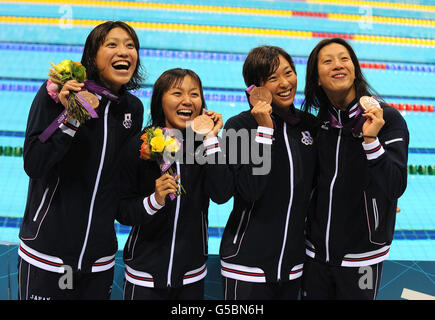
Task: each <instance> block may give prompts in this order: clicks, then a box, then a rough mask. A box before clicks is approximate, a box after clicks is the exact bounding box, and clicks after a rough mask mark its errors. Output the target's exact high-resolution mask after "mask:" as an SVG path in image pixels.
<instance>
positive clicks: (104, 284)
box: [18, 21, 143, 300]
mask: <svg viewBox="0 0 435 320" xmlns="http://www.w3.org/2000/svg"><path fill="white" fill-rule="evenodd" d="M138 50H139V41H138V38H137V35H136V33H135V31H134V30H133V29H132V28H131V27H130V26H128V25H127V24H125V23H123V22H120V21H116V22H114V21H108V22H105V23H103V24H100V25H98V26H97V27H95V28H94V29H93V30H92V32H91V33H90V34H89V35H88V37H87V39H86V44H85V47H84V51H83V56H82V61H81V64H82V65H83V66H84V67H85V68H86V73H87V79H88V80H87V82H86V85H85V84H84V83H79V82H78V81H76V80H70V81H67V82H66V83H64V84H63V86H59V87H61V88H59V90H58V87H57V86H56V84H54V87H53V83H51V82H50V81H49V82H48V84H47V82H45V83H44V84H43V85H42V86H41V88H40V90H39V91H38V93H37V95H36V97H35V99H34V101H33V103H32V106H31V109H30V113H29V118H28V123H27V130H26V138H25V141H24V169H25V171H26V173H27V174H28V175H29V177H30V182H29V190H28V199H27V204H26V210H25V213H24V219H23V223H22V226H21V229H20V239H21V243H20V246H19V251H18V253H19V264H18V271H19V299H23V300H24V299H38V300H41V299H47V300H48V299H51V300H53V299H109V298H110V293H111V286H112V282H113V270H114V259H115V253H116V251H117V239H116V233H115V230H114V218H115V212H116V208H117V205H118V200H119V197H118V195H119V192H118V189H117V188H118V178H117V176H118V173H119V170H118V168H119V157H120V154H121V153H120V150H121V147H122V146H123V145H124V143H125V142H126V140H127V139H128V138H129V137H130V136H133V135H134V134H136V133H137V132H139V131H140V129H141V127H142V120H143V105H142V103H141V101H140V100H139V99H138V98H136V97H135V96H133V95H132V94H131V93H129V92H128V91H127V90H131V89H137V88H139V82H140V81H141V77H140V72H139V69H140V61H139V55H138ZM76 65H77V64H76ZM72 67H74V65H72V64H59V65H58V66H57V68H56V70H57V71H56V72H66V73H68V72H69V71H70V70H69V69H71V68H72ZM54 80H55V79H54ZM84 87H86V89H87V91H90V92H92V93H94V94H95V97H94V98H95V101H94V102H93V104H94V107H96V105H95V102H97V104H98V108H97V109H96V110H95V111H94V112H95V113H96V115H97V117H94V118H91V119H89V120H87V121H84V122H83V120H82V122H80V121H78V120H77V119H75V118H74V117H73V115H72V114H70V111H68V112H67V114H66V117H65V119H64V121H62V122H61V123H60V125H59V123H57V124H56V123H55V122H53V121H54V120H55V119H56V117H58V118H57V119H59V115H60V114H63V113H64V110H65V109H67V110H69V107H71V103H74V102H73V101H72V100H73V98H74V97H75V96H76V94H77V93H79V92H83V90H82V89H84ZM76 111H77V110H76ZM54 125H56V126H54ZM47 128H52V129H53V130H52V132H51V133H50V134H46V132H47ZM65 272H66V274H65V275H63V273H65Z"/></svg>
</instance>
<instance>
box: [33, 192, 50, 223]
mask: <svg viewBox="0 0 435 320" xmlns="http://www.w3.org/2000/svg"><path fill="white" fill-rule="evenodd" d="M47 193H48V187H47V188H45V191H44V194H43V195H42V200H41V203H40V204H39V207H38V210H36V213H35V216H34V217H33V222H35V221H36V219H38V215H39V212H40V211H41V210H42V207H43V206H44V203H45V198H46V197H47Z"/></svg>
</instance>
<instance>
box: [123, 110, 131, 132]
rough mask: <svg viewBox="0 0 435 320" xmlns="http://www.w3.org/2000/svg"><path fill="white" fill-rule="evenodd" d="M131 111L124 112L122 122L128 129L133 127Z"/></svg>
mask: <svg viewBox="0 0 435 320" xmlns="http://www.w3.org/2000/svg"><path fill="white" fill-rule="evenodd" d="M131 123H132V121H131V113H126V114H124V121H123V122H122V124H123V125H124V127H125V128H126V129H130V128H131Z"/></svg>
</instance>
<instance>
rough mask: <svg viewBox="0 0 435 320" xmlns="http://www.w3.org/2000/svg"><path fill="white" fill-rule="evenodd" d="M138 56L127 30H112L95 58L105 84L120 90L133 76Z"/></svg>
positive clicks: (109, 87)
mask: <svg viewBox="0 0 435 320" xmlns="http://www.w3.org/2000/svg"><path fill="white" fill-rule="evenodd" d="M137 56H138V54H137V48H136V47H135V45H134V42H133V39H132V38H131V36H130V35H129V34H128V32H127V31H125V30H124V29H123V28H119V27H117V28H113V29H112V30H110V32H109V33H108V34H107V36H106V38H105V39H104V42H103V44H102V45H101V46H100V48H99V49H98V51H97V56H96V59H95V61H96V64H97V69H98V72H99V76H100V79H101V81H102V82H103V83H104V85H105V86H106V87H107V88H108V89H110V90H111V91H113V92H118V91H119V89H120V88H121V86H122V85H124V84H127V83H128V82H129V81H130V79H131V77H132V76H133V73H134V71H135V69H136V63H137Z"/></svg>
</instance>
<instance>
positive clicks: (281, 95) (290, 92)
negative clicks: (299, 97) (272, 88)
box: [277, 88, 293, 98]
mask: <svg viewBox="0 0 435 320" xmlns="http://www.w3.org/2000/svg"><path fill="white" fill-rule="evenodd" d="M292 91H293V88H291V89H290V90H288V91H285V92H281V93H277V95H278V96H280V97H281V98H287V97H290V96H291V94H292Z"/></svg>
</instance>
